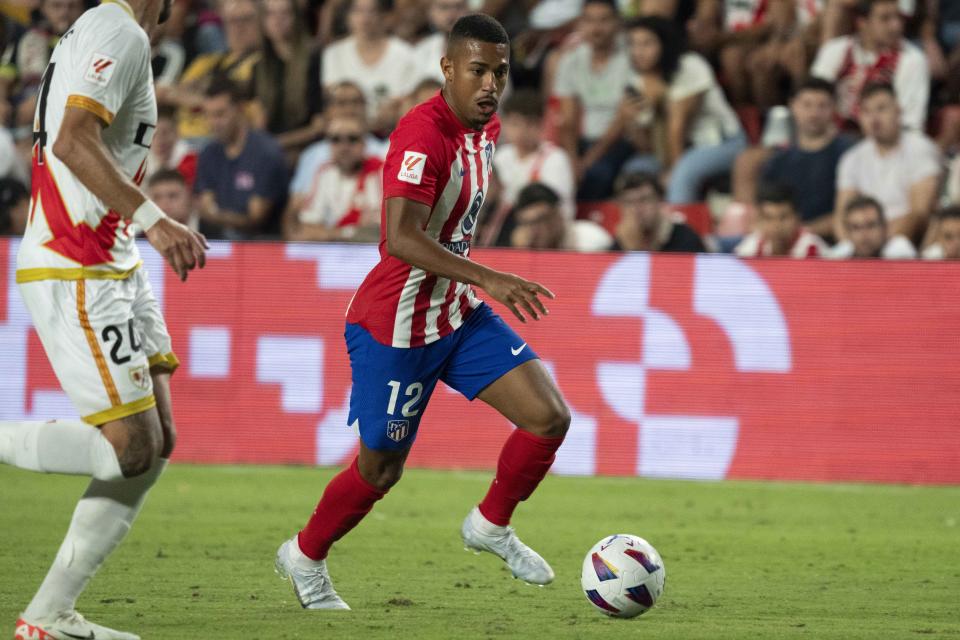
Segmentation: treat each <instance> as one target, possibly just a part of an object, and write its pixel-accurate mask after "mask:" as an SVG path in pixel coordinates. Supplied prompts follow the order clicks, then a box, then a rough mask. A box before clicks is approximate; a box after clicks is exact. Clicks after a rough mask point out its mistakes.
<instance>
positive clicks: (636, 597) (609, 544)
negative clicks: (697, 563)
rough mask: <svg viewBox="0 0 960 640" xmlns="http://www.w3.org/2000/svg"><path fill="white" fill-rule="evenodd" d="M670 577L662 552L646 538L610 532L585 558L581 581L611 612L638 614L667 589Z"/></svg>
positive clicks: (599, 605) (604, 609) (589, 596)
mask: <svg viewBox="0 0 960 640" xmlns="http://www.w3.org/2000/svg"><path fill="white" fill-rule="evenodd" d="M666 577H667V571H666V568H665V567H664V566H663V560H662V559H661V558H660V554H659V553H657V550H656V549H654V548H653V545H651V544H650V543H649V542H647V541H646V540H644V539H643V538H640V537H637V536H633V535H630V534H627V533H618V534H616V535H612V536H608V537H606V538H604V539H603V540H601V541H600V542H598V543H597V544H595V545H593V548H592V549H590V551H588V552H587V557H586V558H584V559H583V572H582V573H581V575H580V584H581V586H582V587H583V593H584V595H585V596H586V597H587V600H589V601H590V604H592V605H593V606H594V607H596V608H597V609H598V610H600V611H602V612H603V613H605V614H607V615H608V616H614V617H617V618H634V617H636V616H639V615H640V614H642V613H645V612H646V611H648V610H649V609H650V608H651V607H652V606H653V605H654V604H655V603H656V602H657V600H658V599H659V598H660V595H661V594H662V593H663V583H664V580H665V579H666Z"/></svg>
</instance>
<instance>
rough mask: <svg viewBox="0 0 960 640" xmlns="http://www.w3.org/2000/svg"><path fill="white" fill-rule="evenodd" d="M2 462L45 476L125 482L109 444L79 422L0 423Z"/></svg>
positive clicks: (100, 434) (83, 423) (92, 429)
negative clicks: (58, 474) (71, 475)
mask: <svg viewBox="0 0 960 640" xmlns="http://www.w3.org/2000/svg"><path fill="white" fill-rule="evenodd" d="M0 462H3V463H6V464H10V465H13V466H15V467H19V468H21V469H27V470H28V471H40V472H42V473H68V474H73V475H81V476H91V477H93V478H97V479H99V480H106V481H110V480H121V479H123V473H122V472H121V471H120V461H119V460H117V452H116V451H115V450H114V448H113V445H112V444H110V441H109V440H107V439H106V438H105V437H104V435H103V434H102V433H101V432H100V429H97V428H96V427H93V426H91V425H89V424H87V423H85V422H80V421H78V420H59V421H56V422H0Z"/></svg>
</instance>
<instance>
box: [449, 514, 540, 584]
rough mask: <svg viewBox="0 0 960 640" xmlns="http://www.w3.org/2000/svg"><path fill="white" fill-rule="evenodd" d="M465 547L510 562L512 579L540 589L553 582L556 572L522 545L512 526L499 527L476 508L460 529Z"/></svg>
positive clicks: (537, 555) (537, 554)
mask: <svg viewBox="0 0 960 640" xmlns="http://www.w3.org/2000/svg"><path fill="white" fill-rule="evenodd" d="M460 535H461V536H462V537H463V544H464V548H465V549H467V550H468V551H473V552H475V553H480V552H481V551H489V552H490V553H492V554H493V555H495V556H498V557H499V558H501V559H502V560H504V561H505V562H506V563H507V566H508V567H510V571H512V572H513V577H515V578H520V579H521V580H523V581H524V582H529V583H530V584H538V585H540V586H541V587H542V586H543V585H545V584H550V583H551V582H553V578H554V575H553V569H551V568H550V565H549V564H547V561H546V560H544V559H543V558H541V557H540V554H539V553H537V552H536V551H534V550H533V549H531V548H530V547H528V546H527V545H525V544H523V543H522V542H521V541H520V538H518V537H517V534H516V533H515V532H514V531H513V527H500V526H497V525H495V524H493V523H492V522H490V521H489V520H487V519H486V518H484V517H483V514H481V513H480V509H478V508H477V507H474V508H473V510H472V511H471V512H470V513H469V514H468V515H467V517H466V518H465V519H464V521H463V526H462V527H460Z"/></svg>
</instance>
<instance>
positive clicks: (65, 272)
mask: <svg viewBox="0 0 960 640" xmlns="http://www.w3.org/2000/svg"><path fill="white" fill-rule="evenodd" d="M142 264H143V262H142V261H141V262H138V263H137V264H136V266H134V267H133V268H132V269H127V270H126V271H107V270H106V269H91V268H89V267H66V268H57V267H38V268H36V269H17V284H23V283H25V282H39V281H40V280H70V281H73V280H126V279H127V278H129V277H130V276H132V275H133V272H134V271H136V270H137V269H139V268H140V265H142Z"/></svg>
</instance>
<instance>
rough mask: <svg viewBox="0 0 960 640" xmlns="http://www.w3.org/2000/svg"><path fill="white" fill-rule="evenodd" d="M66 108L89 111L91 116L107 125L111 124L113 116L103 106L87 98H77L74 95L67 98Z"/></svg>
mask: <svg viewBox="0 0 960 640" xmlns="http://www.w3.org/2000/svg"><path fill="white" fill-rule="evenodd" d="M67 106H68V107H77V108H78V109H84V110H85V111H89V112H90V113H92V114H93V115H95V116H97V117H98V118H100V119H101V120H103V121H104V122H106V123H107V124H110V123H111V122H113V114H112V113H110V110H109V109H107V108H106V107H105V106H103V105H102V104H100V103H99V102H97V101H96V100H94V99H93V98H88V97H87V96H78V95H76V94H74V95H72V96H70V97H69V98H67Z"/></svg>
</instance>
